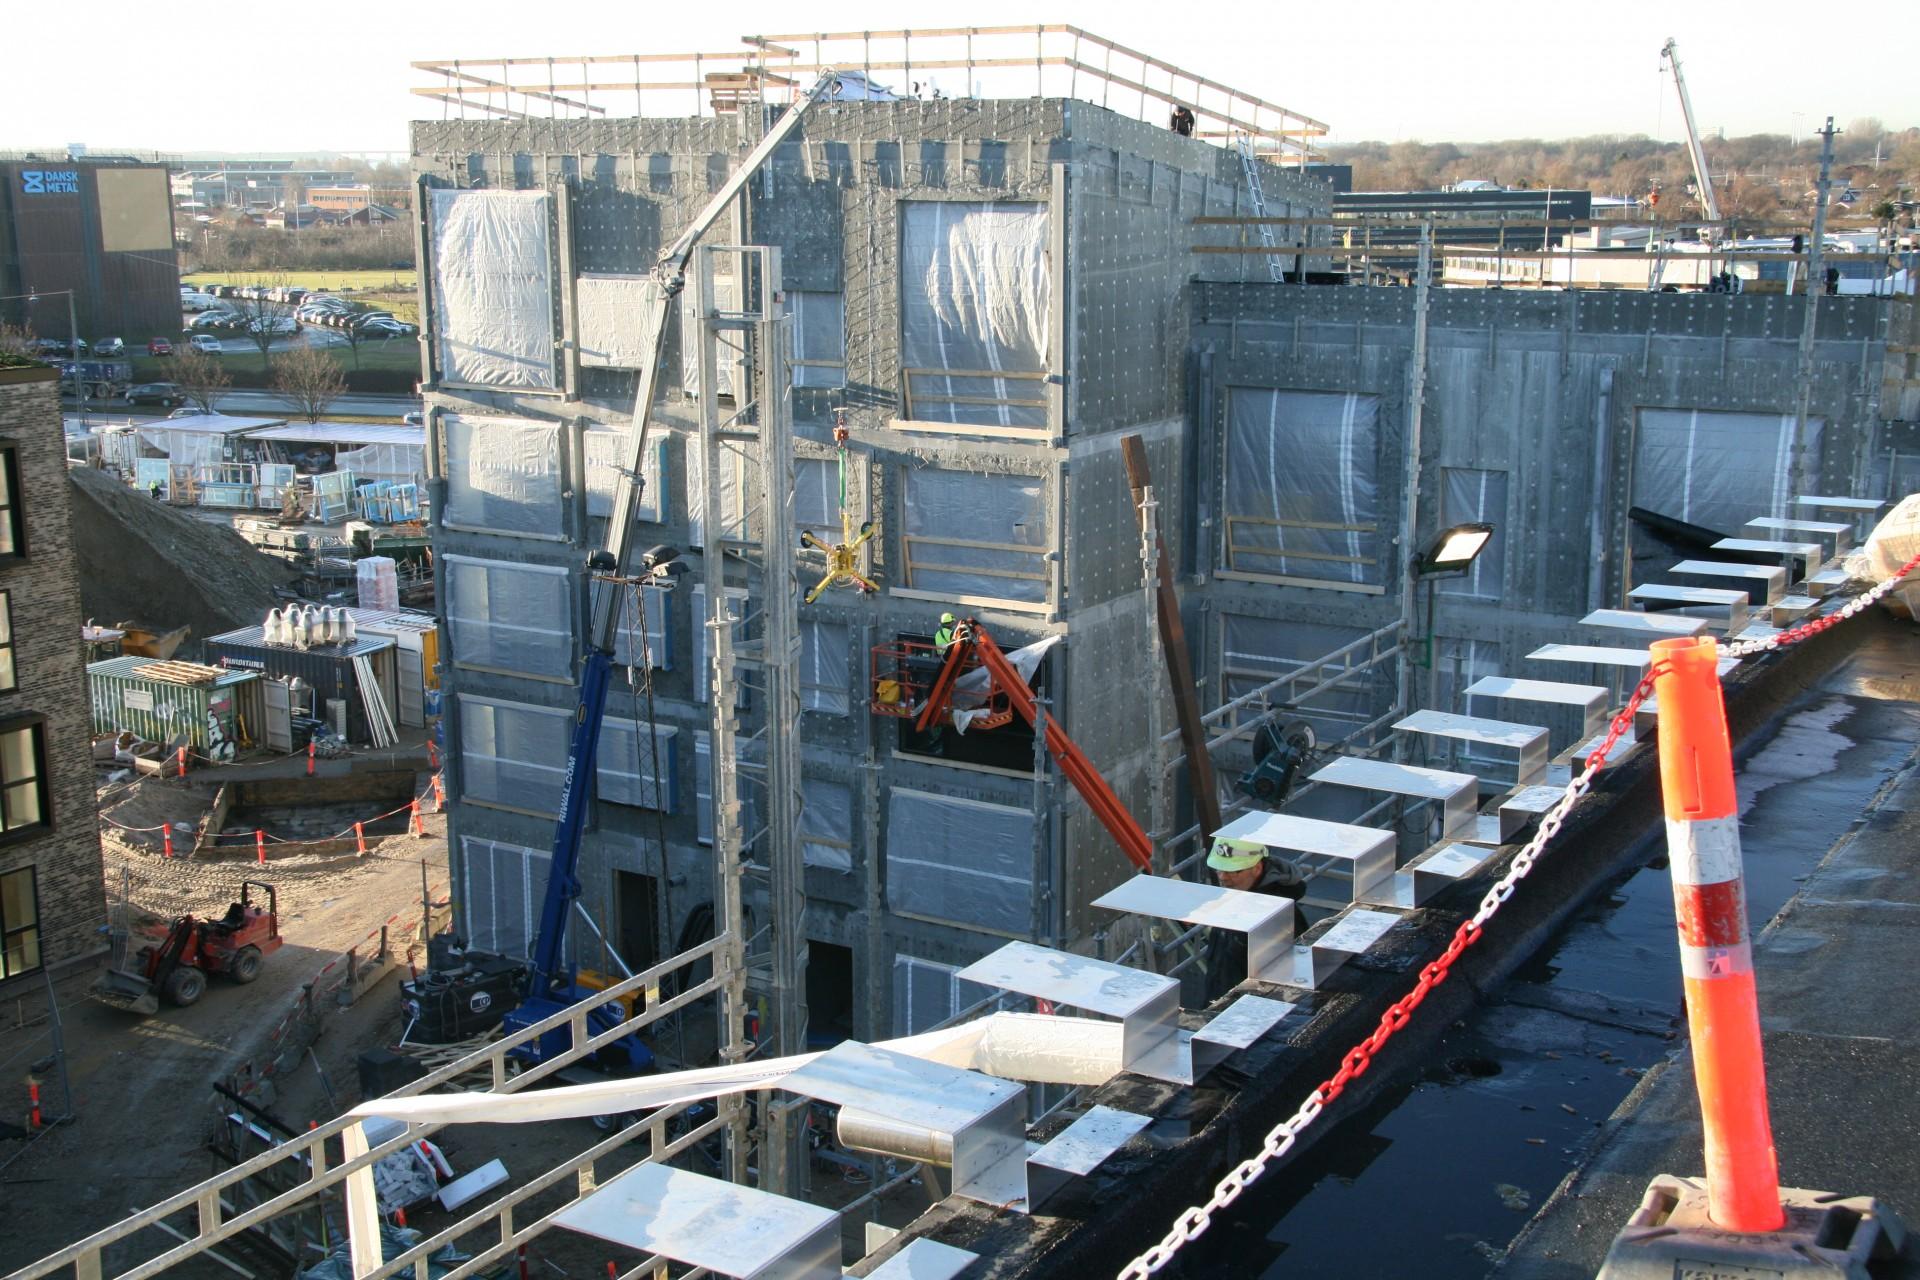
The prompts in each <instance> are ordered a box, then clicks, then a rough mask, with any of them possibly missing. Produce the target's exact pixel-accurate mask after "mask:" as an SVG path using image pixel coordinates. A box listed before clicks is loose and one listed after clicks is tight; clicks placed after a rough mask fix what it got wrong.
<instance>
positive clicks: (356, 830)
mask: <svg viewBox="0 0 1920 1280" xmlns="http://www.w3.org/2000/svg"><path fill="white" fill-rule="evenodd" d="M353 843H354V844H355V845H356V846H358V852H360V853H365V852H366V851H367V827H366V824H365V823H363V822H356V823H354V824H353Z"/></svg>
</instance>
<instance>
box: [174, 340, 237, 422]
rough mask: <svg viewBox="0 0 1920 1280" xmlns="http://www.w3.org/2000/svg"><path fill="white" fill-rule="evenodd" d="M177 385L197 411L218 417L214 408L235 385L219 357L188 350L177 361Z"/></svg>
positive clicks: (175, 358) (176, 358)
mask: <svg viewBox="0 0 1920 1280" xmlns="http://www.w3.org/2000/svg"><path fill="white" fill-rule="evenodd" d="M173 383H174V385H175V386H177V387H179V388H180V394H181V395H183V396H185V397H186V398H187V402H188V403H189V404H191V405H193V407H194V408H196V409H198V410H200V412H202V413H214V412H216V410H215V408H214V406H215V405H216V404H218V403H219V400H220V397H221V396H223V395H225V394H226V392H227V388H229V387H231V386H232V385H233V379H232V378H230V377H228V376H227V368H226V366H225V365H223V364H221V363H220V357H219V356H216V355H214V354H212V353H211V352H207V351H201V350H199V349H197V348H194V347H188V348H187V349H186V350H185V351H182V352H180V354H178V355H176V356H175V357H174V358H173Z"/></svg>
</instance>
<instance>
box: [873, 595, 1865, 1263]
mask: <svg viewBox="0 0 1920 1280" xmlns="http://www.w3.org/2000/svg"><path fill="white" fill-rule="evenodd" d="M1879 625H1885V623H1884V621H1883V620H1882V619H1880V617H1879V615H1878V614H1875V615H1873V620H1871V621H1869V620H1868V619H1867V618H1865V617H1863V618H1861V619H1858V620H1856V621H1854V622H1853V623H1850V624H1848V626H1846V627H1841V628H1836V629H1834V630H1831V631H1827V632H1824V633H1821V634H1820V635H1818V636H1815V637H1813V638H1811V639H1809V640H1807V641H1806V642H1804V643H1802V644H1800V645H1798V646H1795V647H1794V648H1792V649H1788V650H1785V651H1783V652H1782V653H1781V654H1780V655H1779V657H1778V659H1777V660H1776V661H1773V662H1767V663H1755V662H1750V663H1747V664H1743V665H1742V667H1740V668H1739V669H1738V670H1737V671H1736V672H1735V673H1734V674H1733V675H1732V676H1730V677H1729V678H1728V681H1727V686H1726V688H1727V699H1728V718H1729V721H1730V726H1731V728H1732V731H1733V734H1734V738H1735V741H1736V743H1737V744H1739V745H1738V746H1737V747H1736V753H1735V754H1736V758H1741V757H1744V756H1745V755H1746V754H1748V753H1750V752H1751V751H1752V750H1754V749H1757V748H1758V746H1759V745H1760V735H1761V733H1762V731H1763V730H1765V729H1766V727H1767V726H1768V725H1769V724H1771V723H1772V722H1773V721H1774V720H1775V719H1777V717H1778V716H1779V715H1780V714H1781V713H1782V712H1783V710H1784V708H1785V707H1786V706H1787V705H1788V704H1789V703H1790V702H1791V700H1792V699H1793V698H1794V697H1796V696H1797V695H1798V694H1799V692H1800V690H1801V689H1803V688H1804V687H1805V685H1806V683H1807V679H1808V677H1809V676H1810V675H1812V674H1813V673H1814V672H1817V671H1823V670H1825V669H1826V668H1827V667H1829V666H1831V665H1832V663H1833V662H1834V661H1835V660H1836V658H1837V655H1838V654H1840V653H1842V652H1844V651H1845V650H1846V649H1847V648H1848V647H1850V646H1851V644H1852V643H1853V641H1852V640H1850V639H1848V637H1849V636H1850V635H1851V636H1857V635H1858V629H1859V628H1860V627H1864V626H1879ZM1661 812H1662V809H1661V800H1660V786H1659V770H1658V768H1657V762H1656V760H1655V757H1654V754H1653V752H1652V751H1644V752H1642V753H1640V754H1638V755H1636V756H1635V757H1634V758H1633V759H1632V760H1630V761H1628V762H1627V763H1626V764H1624V765H1619V766H1616V767H1614V768H1611V769H1608V770H1605V771H1603V772H1602V773H1601V774H1600V776H1599V778H1598V780H1597V781H1596V783H1595V787H1594V795H1593V796H1591V797H1589V799H1588V800H1587V801H1586V802H1584V803H1582V804H1581V805H1579V806H1577V807H1576V808H1575V810H1574V812H1573V814H1572V816H1571V817H1570V819H1569V821H1568V822H1567V824H1566V826H1565V827H1564V828H1563V830H1562V832H1561V835H1560V838H1559V839H1558V840H1557V841H1556V842H1555V845H1554V846H1553V847H1552V850H1551V851H1550V852H1549V853H1548V854H1546V855H1545V856H1543V857H1542V859H1541V861H1540V864H1539V866H1538V868H1537V869H1536V870H1535V871H1534V873H1533V875H1532V876H1531V877H1529V879H1528V880H1527V881H1526V883H1525V885H1524V887H1523V888H1522V889H1521V891H1520V892H1518V893H1516V894H1515V895H1514V897H1513V899H1512V900H1511V901H1510V902H1509V903H1508V904H1507V905H1506V906H1505V907H1504V908H1503V909H1502V911H1501V914H1500V915H1499V917H1497V919H1496V921H1495V922H1494V923H1493V924H1491V925H1489V927H1488V930H1487V933H1486V935H1485V936H1484V938H1483V940H1482V941H1481V942H1480V943H1479V944H1478V945H1476V946H1474V947H1473V948H1471V949H1470V950H1468V951H1467V952H1466V953H1465V954H1464V955H1463V956H1462V958H1461V960H1460V961H1459V962H1458V963H1456V964H1455V966H1454V979H1455V980H1454V981H1450V982H1446V983H1442V984H1441V985H1440V986H1438V987H1435V988H1434V989H1433V990H1432V992H1431V993H1430V994H1429V995H1428V997H1427V1000H1426V1002H1425V1004H1424V1005H1423V1006H1422V1007H1421V1008H1420V1010H1419V1011H1418V1013H1417V1014H1416V1015H1415V1016H1414V1018H1413V1020H1412V1021H1411V1022H1410V1023H1409V1024H1408V1025H1407V1027H1406V1029H1405V1030H1404V1031H1402V1032H1401V1033H1400V1034H1399V1036H1398V1037H1397V1038H1396V1042H1395V1044H1394V1045H1393V1046H1392V1047H1391V1048H1390V1049H1389V1050H1387V1051H1386V1052H1385V1053H1384V1054H1383V1055H1382V1057H1381V1058H1380V1060H1379V1062H1378V1063H1377V1064H1376V1065H1375V1067H1374V1069H1373V1070H1371V1071H1369V1072H1367V1073H1366V1074H1365V1075H1364V1076H1361V1077H1360V1078H1359V1079H1358V1080H1356V1081H1355V1082H1354V1083H1353V1084H1352V1085H1350V1086H1349V1087H1348V1090H1347V1092H1346V1094H1345V1095H1344V1096H1343V1097H1342V1098H1341V1100H1340V1102H1339V1104H1338V1105H1339V1106H1340V1108H1341V1110H1342V1113H1343V1114H1352V1113H1353V1112H1354V1111H1355V1110H1356V1109H1358V1108H1359V1107H1362V1106H1364V1105H1365V1104H1366V1103H1367V1101H1368V1100H1369V1099H1371V1098H1374V1097H1377V1096H1378V1095H1379V1094H1380V1093H1382V1092H1383V1091H1385V1090H1388V1089H1391V1088H1394V1087H1397V1086H1399V1085H1402V1084H1404V1083H1405V1082H1406V1080H1407V1079H1408V1078H1410V1077H1411V1076H1413V1075H1415V1074H1417V1073H1418V1072H1419V1071H1421V1070H1423V1069H1424V1068H1425V1067H1426V1066H1427V1065H1428V1064H1429V1062H1430V1060H1431V1054H1432V1051H1433V1049H1434V1047H1435V1046H1436V1045H1437V1043H1438V1042H1439V1039H1440V1037H1441V1036H1442V1035H1443V1034H1444V1032H1445V1031H1446V1029H1447V1028H1448V1026H1449V1025H1450V1024H1451V1023H1452V1022H1454V1021H1455V1020H1456V1019H1458V1018H1460V1017H1461V1016H1463V1015H1464V1014H1465V1013H1466V1012H1468V1011H1469V1010H1470V1009H1471V1008H1472V1007H1473V1006H1474V1005H1475V1004H1476V1003H1478V1002H1479V1001H1480V999H1481V998H1482V996H1484V995H1485V994H1486V993H1488V992H1490V991H1492V990H1494V989H1495V988H1497V987H1498V986H1499V985H1500V984H1501V983H1502V982H1504V981H1505V980H1506V979H1507V978H1508V977H1509V976H1511V974H1512V973H1513V971H1514V970H1515V969H1516V968H1518V967H1519V966H1520V965H1521V964H1522V963H1524V962H1525V961H1526V960H1527V958H1528V957H1530V956H1531V955H1532V954H1534V952H1536V951H1537V950H1538V949H1539V948H1540V947H1541V946H1542V945H1544V944H1545V943H1546V942H1547V941H1549V940H1550V939H1551V938H1552V937H1554V936H1555V935H1556V934H1557V933H1558V932H1559V930H1560V929H1561V928H1563V927H1564V925H1565V924H1566V922H1567V920H1568V919H1570V918H1571V917H1572V916H1573V915H1574V914H1575V913H1576V912H1578V911H1579V910H1580V909H1581V908H1583V907H1584V906H1585V905H1586V904H1587V903H1588V902H1590V901H1592V900H1593V898H1594V897H1596V896H1597V895H1598V894H1599V893H1601V892H1602V891H1603V890H1604V889H1605V888H1606V887H1607V886H1608V885H1609V884H1611V883H1613V882H1614V881H1615V880H1616V879H1618V878H1619V877H1620V876H1622V875H1624V874H1627V873H1630V872H1631V871H1632V870H1633V868H1634V867H1635V866H1636V865H1637V864H1638V863H1639V862H1641V861H1642V860H1643V859H1644V858H1645V857H1646V856H1647V853H1648V850H1649V848H1650V845H1651V843H1652V840H1653V838H1654V837H1655V836H1657V835H1658V834H1659V833H1660V831H1661V822H1660V817H1661ZM1505 862H1506V859H1505V858H1502V859H1500V860H1499V861H1498V862H1496V863H1495V864H1494V865H1493V866H1490V867H1489V868H1487V869H1486V870H1484V871H1483V872H1482V873H1481V874H1480V876H1478V877H1476V878H1475V879H1474V880H1473V881H1471V882H1468V883H1465V884H1462V885H1460V886H1456V887H1455V888H1454V889H1452V890H1450V891H1449V892H1448V893H1447V894H1445V895H1443V896H1442V897H1441V898H1440V899H1438V900H1437V903H1436V905H1434V906H1432V907H1430V909H1428V910H1426V911H1424V912H1423V913H1421V914H1419V915H1417V916H1415V917H1414V918H1413V920H1414V923H1413V924H1412V925H1411V927H1403V928H1402V929H1400V930H1398V931H1396V933H1395V934H1394V935H1393V936H1392V937H1391V938H1390V939H1389V940H1388V944H1387V948H1386V949H1385V950H1384V951H1382V952H1381V953H1379V954H1377V955H1370V956H1367V957H1362V958H1361V959H1359V960H1357V961H1355V962H1353V963H1351V964H1349V965H1347V966H1346V968H1345V970H1343V971H1342V972H1341V973H1340V974H1338V975H1336V977H1335V979H1334V981H1333V982H1332V983H1331V984H1329V986H1330V989H1328V990H1324V991H1319V992H1313V993H1304V994H1300V993H1291V992H1290V993H1289V998H1293V999H1296V1000H1298V1001H1299V1003H1300V1004H1301V1006H1302V1008H1303V1010H1304V1011H1305V1012H1306V1015H1307V1021H1306V1022H1305V1024H1304V1025H1301V1026H1300V1027H1299V1028H1298V1029H1297V1030H1296V1031H1295V1032H1294V1033H1293V1035H1292V1036H1291V1037H1290V1038H1289V1039H1288V1040H1287V1041H1285V1042H1281V1041H1279V1040H1278V1039H1270V1040H1268V1041H1266V1042H1263V1043H1261V1044H1259V1045H1256V1046H1254V1048H1252V1049H1250V1050H1248V1051H1247V1052H1246V1053H1245V1054H1244V1055H1241V1057H1240V1059H1239V1061H1238V1062H1237V1063H1234V1064H1232V1067H1231V1068H1229V1069H1227V1070H1228V1074H1227V1075H1225V1076H1222V1077H1217V1079H1219V1080H1221V1081H1224V1082H1230V1083H1228V1085H1227V1087H1224V1088H1223V1087H1220V1085H1219V1084H1213V1085H1210V1084H1208V1083H1205V1082H1203V1084H1202V1085H1201V1086H1199V1087H1196V1088H1195V1089H1193V1090H1191V1091H1190V1092H1188V1093H1187V1097H1186V1098H1185V1099H1182V1098H1181V1096H1180V1095H1181V1094H1182V1092H1183V1091H1182V1090H1181V1089H1179V1088H1178V1087H1176V1086H1171V1085H1165V1084H1161V1083H1158V1082H1154V1081H1148V1080H1143V1079H1140V1078H1138V1077H1133V1076H1125V1077H1121V1078H1120V1079H1118V1080H1116V1081H1114V1082H1112V1083H1110V1084H1108V1085H1106V1086H1104V1087H1102V1088H1101V1089H1098V1090H1093V1091H1090V1092H1089V1093H1088V1094H1087V1095H1086V1096H1085V1097H1084V1098H1083V1101H1085V1102H1087V1103H1089V1104H1091V1103H1094V1102H1099V1103H1104V1104H1106V1105H1108V1106H1114V1107H1119V1108H1123V1109H1126V1110H1132V1111H1138V1112H1143V1113H1145V1114H1150V1115H1153V1116H1155V1117H1156V1122H1155V1124H1154V1125H1153V1126H1151V1127H1150V1128H1149V1129H1147V1130H1146V1131H1145V1132H1144V1133H1143V1134H1142V1135H1141V1136H1142V1139H1143V1141H1142V1142H1141V1143H1140V1144H1138V1145H1137V1146H1136V1147H1135V1148H1130V1149H1129V1150H1127V1151H1123V1152H1121V1153H1120V1154H1119V1155H1117V1156H1116V1157H1115V1158H1114V1159H1112V1160H1110V1161H1109V1162H1108V1164H1107V1165H1106V1166H1104V1167H1103V1168H1102V1169H1101V1170H1100V1171H1099V1172H1098V1173H1096V1174H1095V1175H1094V1177H1093V1178H1092V1179H1090V1180H1089V1185H1088V1188H1087V1190H1088V1195H1087V1197H1086V1208H1085V1212H1084V1215H1083V1216H1079V1217H1075V1218H1073V1219H1067V1218H1052V1217H1045V1216H1038V1217H1022V1216H1018V1215H998V1216H996V1215H994V1214H993V1213H992V1212H991V1211H990V1210H987V1209H984V1208H982V1207H980V1206H976V1205H971V1204H961V1203H956V1202H953V1201H948V1202H945V1203H943V1204H942V1205H940V1206H939V1207H937V1208H936V1209H935V1210H933V1211H932V1212H931V1213H929V1214H927V1215H924V1216H923V1217H922V1218H921V1219H919V1220H918V1221H917V1222H916V1223H915V1224H914V1226H913V1227H912V1228H910V1229H909V1231H908V1232H907V1233H904V1234H905V1235H911V1236H920V1235H926V1236H930V1237H933V1238H935V1239H938V1240H940V1241H942V1242H944V1243H947V1244H953V1245H958V1246H960V1247H963V1248H969V1249H973V1250H974V1251H976V1252H982V1253H984V1254H986V1255H988V1256H993V1257H996V1258H999V1259H1001V1261H1002V1265H1001V1267H1000V1269H999V1270H998V1271H996V1274H999V1275H1025V1274H1049V1275H1111V1274H1114V1273H1115V1272H1117V1271H1118V1270H1119V1269H1120V1268H1121V1267H1122V1266H1124V1265H1125V1264H1126V1263H1127V1262H1129V1261H1131V1260H1132V1258H1133V1257H1135V1256H1136V1255H1137V1254H1138V1253H1139V1252H1140V1251H1141V1250H1142V1249H1143V1248H1145V1247H1146V1246H1147V1245H1149V1244H1151V1243H1154V1242H1155V1241H1157V1240H1158V1239H1159V1237H1160V1235H1161V1234H1162V1233H1164V1232H1165V1230H1166V1228H1167V1226H1168V1225H1169V1224H1170V1223H1171V1221H1172V1219H1173V1216H1174V1215H1175V1214H1176V1213H1177V1212H1179V1210H1180V1209H1182V1208H1184V1207H1185V1206H1186V1205H1188V1204H1190V1203H1193V1202H1195V1201H1197V1200H1200V1199H1204V1197H1205V1192H1206V1190H1207V1189H1209V1188H1211V1187H1212V1185H1213V1184H1214V1183H1215V1182H1216V1181H1218V1179H1219V1177H1220V1175H1221V1174H1222V1173H1224V1172H1225V1171H1226V1169H1227V1168H1228V1167H1229V1166H1230V1164H1232V1163H1234V1162H1237V1161H1239V1160H1240V1159H1242V1158H1244V1157H1245V1156H1246V1155H1248V1154H1250V1153H1251V1152H1252V1151H1253V1149H1254V1148H1255V1147H1256V1146H1257V1145H1258V1144H1259V1142H1260V1141H1261V1140H1262V1139H1263V1138H1264V1136H1265V1134H1266V1133H1267V1131H1268V1130H1269V1129H1271V1128H1272V1127H1273V1125H1275V1124H1277V1123H1278V1122H1279V1121H1280V1120H1282V1119H1284V1118H1285V1117H1286V1116H1287V1115H1289V1114H1291V1112H1292V1111H1293V1109H1294V1107H1295V1106H1297V1105H1298V1103H1299V1101H1300V1099H1301V1098H1302V1097H1303V1096H1305V1095H1306V1093H1307V1092H1308V1091H1310V1090H1311V1089H1312V1088H1314V1087H1315V1086H1316V1085H1318V1084H1320V1083H1321V1082H1322V1081H1323V1080H1325V1079H1326V1078H1328V1077H1329V1076H1330V1075H1332V1074H1333V1073H1334V1072H1335V1071H1336V1070H1338V1068H1339V1064H1340V1061H1341V1059H1342V1057H1343V1056H1344V1055H1345V1053H1346V1051H1347V1050H1348V1048H1349V1047H1351V1045H1352V1044H1353V1043H1354V1042H1355V1041H1357V1040H1359V1039H1360V1038H1361V1037H1362V1036H1364V1035H1366V1034H1368V1033H1369V1032H1370V1031H1371V1030H1372V1029H1373V1027H1374V1026H1375V1025H1377V1023H1378V1021H1379V1018H1380V1015H1381V1013H1382V1012H1383V1011H1384V1010H1385V1008H1386V1007H1387V1005H1389V1004H1391V1003H1392V1002H1393V1001H1394V1000H1396V999H1398V998H1399V996H1400V995H1401V994H1403V993H1404V991H1405V989H1406V988H1407V986H1408V985H1409V983H1410V980H1411V978H1412V976H1413V974H1414V973H1416V972H1417V971H1418V969H1419V967H1420V966H1421V965H1423V964H1425V963H1426V962H1427V961H1428V960H1429V959H1431V958H1432V957H1433V956H1434V955H1435V954H1437V953H1438V952H1439V950H1441V949H1442V948H1443V947H1444V946H1445V944H1446V942H1447V940H1448V939H1449V938H1450V937H1451V935H1452V933H1453V931H1454V930H1455V929H1456V928H1457V927H1458V925H1459V923H1460V921H1461V920H1462V919H1464V918H1465V917H1466V916H1467V915H1470V914H1471V913H1472V911H1473V909H1474V908H1475V906H1476V905H1477V903H1478V900H1479V898H1480V896H1481V895H1482V894H1483V893H1484V892H1485V890H1486V887H1487V885H1488V884H1489V883H1491V881H1492V879H1493V878H1494V877H1495V876H1496V875H1497V874H1498V873H1500V872H1501V871H1503V870H1504V864H1505ZM1331 1120H1332V1122H1331V1123H1327V1122H1323V1123H1322V1124H1321V1125H1316V1126H1314V1127H1313V1128H1311V1129H1308V1130H1307V1131H1306V1133H1305V1134H1304V1135H1303V1137H1302V1139H1301V1141H1300V1145H1299V1146H1297V1147H1296V1148H1295V1150H1294V1152H1293V1154H1292V1156H1291V1157H1290V1158H1293V1159H1297V1158H1299V1156H1300V1154H1301V1153H1302V1152H1304V1151H1306V1150H1308V1149H1309V1148H1310V1147H1311V1146H1312V1145H1313V1144H1314V1143H1315V1142H1317V1141H1320V1140H1322V1139H1324V1138H1325V1137H1326V1135H1328V1134H1330V1133H1332V1132H1334V1131H1335V1130H1336V1129H1337V1127H1338V1117H1333V1118H1331ZM1063 1123H1064V1118H1063ZM1146 1205H1151V1206H1154V1209H1153V1211H1151V1212H1142V1206H1146Z"/></svg>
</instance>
